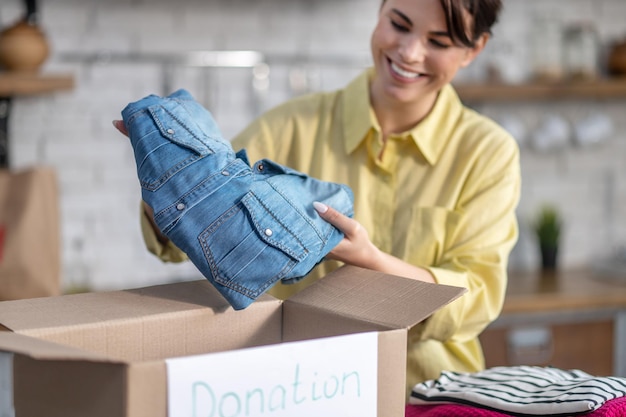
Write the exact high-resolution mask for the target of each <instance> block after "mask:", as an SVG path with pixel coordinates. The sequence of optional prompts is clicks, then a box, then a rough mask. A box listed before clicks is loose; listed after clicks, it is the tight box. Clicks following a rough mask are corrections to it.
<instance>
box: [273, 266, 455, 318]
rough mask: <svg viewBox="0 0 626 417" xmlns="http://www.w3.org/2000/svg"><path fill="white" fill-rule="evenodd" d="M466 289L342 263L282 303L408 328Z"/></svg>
mask: <svg viewBox="0 0 626 417" xmlns="http://www.w3.org/2000/svg"><path fill="white" fill-rule="evenodd" d="M466 291H467V290H466V289H465V288H460V287H453V286H449V285H441V284H431V283H427V282H422V281H417V280H413V279H409V278H403V277H398V276H394V275H389V274H384V273H381V272H376V271H372V270H368V269H363V268H358V267H355V266H343V267H341V268H339V269H337V270H336V271H334V272H331V273H330V274H328V275H327V276H326V277H324V278H323V279H321V280H319V281H318V282H316V283H315V285H312V286H309V287H308V288H305V289H304V290H302V291H301V292H299V293H298V294H296V295H294V296H293V297H291V298H290V299H289V300H287V301H285V303H286V304H288V303H297V304H302V305H308V306H314V307H315V308H319V309H324V310H327V311H331V312H334V313H337V314H340V315H343V316H345V317H350V318H354V319H357V320H364V321H368V322H371V323H376V324H378V325H380V326H382V327H384V328H388V329H397V328H405V329H408V328H411V327H413V326H415V325H416V324H418V323H420V322H421V321H423V320H424V319H426V318H427V317H429V316H430V315H431V314H433V313H434V312H435V311H437V310H438V309H439V308H441V307H443V306H444V305H446V304H448V303H450V302H452V301H454V300H455V299H457V298H459V297H460V296H461V295H463V294H464V293H465V292H466Z"/></svg>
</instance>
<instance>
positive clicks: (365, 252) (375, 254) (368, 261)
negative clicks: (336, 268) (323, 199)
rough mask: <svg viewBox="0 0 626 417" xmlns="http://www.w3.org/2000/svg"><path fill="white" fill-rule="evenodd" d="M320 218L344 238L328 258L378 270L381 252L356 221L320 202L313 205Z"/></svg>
mask: <svg viewBox="0 0 626 417" xmlns="http://www.w3.org/2000/svg"><path fill="white" fill-rule="evenodd" d="M313 206H314V207H315V210H316V211H317V212H318V213H319V215H320V217H321V218H322V219H324V220H326V221H327V222H328V223H330V224H332V225H333V226H335V227H336V228H337V229H339V230H340V231H341V232H343V234H344V238H343V240H342V241H341V242H339V244H338V245H337V246H335V247H334V248H333V250H331V251H330V253H329V254H328V255H326V257H327V258H328V259H334V260H337V261H341V262H344V263H347V264H350V265H354V266H360V267H362V268H369V269H374V270H375V269H376V263H377V260H378V259H380V257H381V252H380V250H379V249H378V248H377V247H376V246H374V244H373V243H372V242H371V241H370V238H369V235H368V233H367V230H365V228H364V227H363V226H362V225H361V223H359V222H357V221H356V220H354V219H352V218H350V217H348V216H345V215H344V214H342V213H340V212H339V211H337V210H335V209H334V208H332V207H328V206H327V205H325V204H323V203H319V202H317V201H316V202H315V203H313Z"/></svg>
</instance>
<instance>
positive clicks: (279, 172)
mask: <svg viewBox="0 0 626 417" xmlns="http://www.w3.org/2000/svg"><path fill="white" fill-rule="evenodd" d="M122 118H123V120H124V124H125V126H126V129H127V130H128V134H129V138H130V142H131V144H132V147H133V151H134V154H135V162H136V164H137V175H138V178H139V182H140V185H141V193H142V198H143V200H144V201H145V202H146V203H147V204H148V205H149V206H150V207H152V209H153V210H154V220H155V222H156V224H157V226H158V227H159V229H160V230H161V232H162V233H163V234H164V235H166V236H167V237H168V238H169V239H170V240H171V241H172V242H173V243H174V244H175V245H176V246H178V247H179V248H180V249H181V250H183V251H184V252H185V253H186V254H187V256H188V257H189V259H190V260H191V261H192V262H193V264H194V265H195V266H196V267H197V268H198V269H199V270H200V272H201V273H202V275H204V277H206V278H207V279H208V280H209V281H210V282H211V284H212V285H213V286H214V287H215V288H216V289H217V290H218V291H219V292H220V294H222V296H224V298H225V299H226V300H227V301H228V302H229V303H230V305H231V306H233V308H234V309H235V310H240V309H244V308H246V307H247V306H248V305H250V304H251V303H252V302H253V301H254V300H255V299H256V298H258V297H259V296H260V295H261V294H263V293H264V292H265V291H267V290H268V289H269V288H271V287H272V286H273V285H274V284H276V283H277V282H278V281H279V280H280V281H282V282H283V283H287V284H289V283H294V282H297V281H299V280H300V279H302V278H303V277H304V276H306V274H307V273H309V272H310V271H311V269H313V267H315V266H316V265H317V264H318V263H319V262H321V261H322V260H323V258H324V257H325V256H326V255H327V254H328V252H330V251H331V250H332V249H333V248H334V247H335V246H336V245H337V244H338V243H339V242H340V241H341V239H342V238H343V234H342V233H341V232H340V231H339V230H338V229H336V228H335V227H334V226H332V225H331V224H330V223H328V222H326V221H325V220H323V219H322V218H321V217H319V215H318V214H317V212H316V211H315V210H314V208H313V202H314V201H320V202H323V203H324V204H327V205H329V206H331V207H333V208H335V209H336V210H338V211H340V212H342V213H343V214H345V215H347V216H350V217H352V216H353V201H354V199H353V194H352V191H351V189H350V188H349V187H347V186H346V185H343V184H337V183H332V182H326V181H321V180H318V179H315V178H312V177H310V176H307V175H306V174H303V173H301V172H298V171H295V170H293V169H291V168H289V167H286V166H283V165H280V164H278V163H276V162H273V161H271V160H268V159H262V160H260V161H257V162H256V163H255V164H254V165H253V166H250V163H249V161H248V158H247V155H246V152H245V149H242V150H240V151H239V152H236V153H235V151H234V150H233V148H232V146H231V144H230V142H228V141H227V140H225V139H224V138H223V137H222V135H221V133H220V130H219V128H218V126H217V124H216V122H215V120H214V119H213V117H212V115H211V113H210V112H209V111H208V110H206V109H205V108H204V107H202V106H201V105H200V104H199V103H198V102H196V101H195V100H194V98H193V97H192V96H191V94H190V93H189V92H187V91H186V90H182V89H181V90H178V91H176V92H175V93H173V94H171V95H169V96H167V97H159V96H156V95H149V96H147V97H144V98H143V99H141V100H139V101H136V102H133V103H130V104H128V105H127V106H126V107H125V108H124V110H123V111H122Z"/></svg>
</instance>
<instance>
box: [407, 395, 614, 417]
mask: <svg viewBox="0 0 626 417" xmlns="http://www.w3.org/2000/svg"><path fill="white" fill-rule="evenodd" d="M578 415H579V416H584V417H625V416H626V397H620V398H616V399H614V400H610V401H607V402H606V403H605V404H604V405H603V406H602V407H600V408H598V409H597V410H595V411H591V412H589V413H585V414H578ZM404 416H405V417H452V416H454V417H510V416H511V414H505V413H499V412H497V411H490V410H485V409H482V408H478V407H470V406H466V405H460V404H437V405H410V404H407V406H406V409H405V414H404Z"/></svg>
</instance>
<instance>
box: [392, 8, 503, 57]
mask: <svg viewBox="0 0 626 417" xmlns="http://www.w3.org/2000/svg"><path fill="white" fill-rule="evenodd" d="M385 1H386V0H383V1H382V2H383V3H385ZM439 1H440V2H441V7H443V11H444V13H445V14H446V24H447V26H448V30H449V31H450V37H451V38H452V41H453V42H454V43H457V44H461V45H464V46H467V47H473V46H474V44H475V42H476V41H477V40H478V38H479V37H480V36H481V35H482V34H483V33H487V34H491V27H492V26H493V25H494V24H495V23H496V21H497V20H498V15H499V14H500V10H501V9H502V1H501V0H439ZM466 13H467V14H469V16H470V17H471V19H470V20H469V21H468V20H467V19H466V18H465V16H466Z"/></svg>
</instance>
